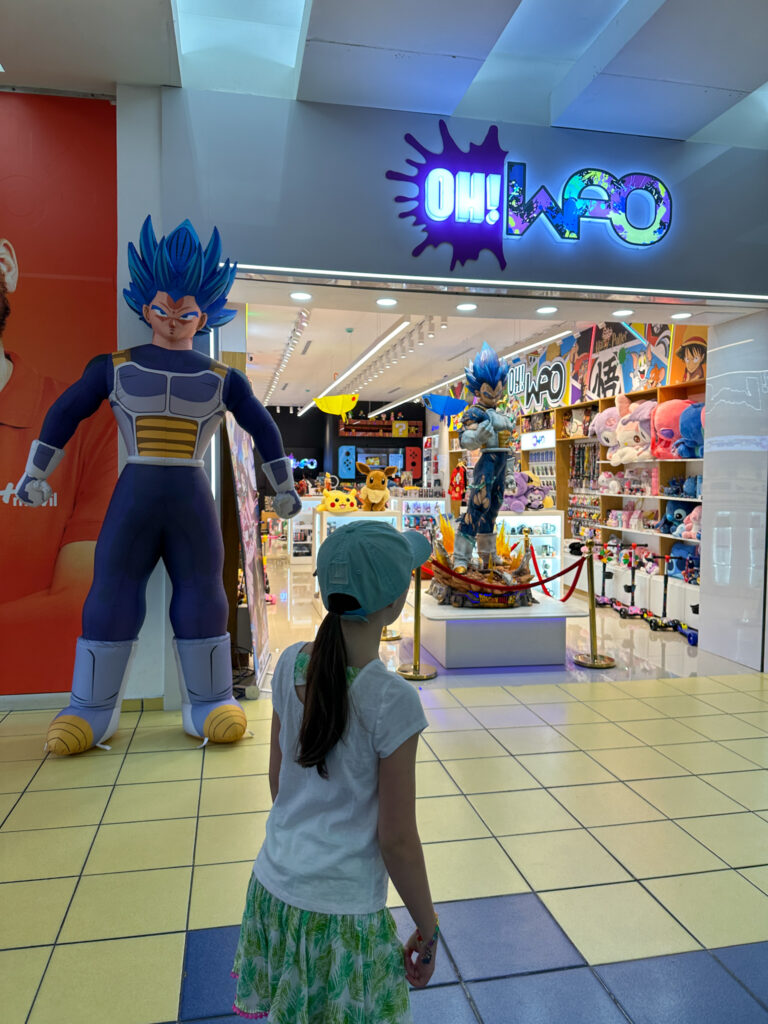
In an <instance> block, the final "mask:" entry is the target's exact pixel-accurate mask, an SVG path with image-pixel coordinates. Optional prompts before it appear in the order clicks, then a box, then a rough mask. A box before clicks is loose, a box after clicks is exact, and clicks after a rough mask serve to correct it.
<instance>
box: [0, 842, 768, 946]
mask: <svg viewBox="0 0 768 1024" xmlns="http://www.w3.org/2000/svg"><path fill="white" fill-rule="evenodd" d="M766 827H768V825H767V826H766ZM76 881H77V879H76V878H46V879H40V880H38V881H34V882H8V883H7V884H5V885H0V949H16V948H18V947H20V946H43V945H50V944H51V943H53V942H54V941H55V940H56V936H57V934H58V931H59V928H60V927H61V922H62V921H63V920H64V915H65V914H66V912H67V906H68V905H69V901H70V899H71V897H72V892H73V890H74V888H75V882H76Z"/></svg>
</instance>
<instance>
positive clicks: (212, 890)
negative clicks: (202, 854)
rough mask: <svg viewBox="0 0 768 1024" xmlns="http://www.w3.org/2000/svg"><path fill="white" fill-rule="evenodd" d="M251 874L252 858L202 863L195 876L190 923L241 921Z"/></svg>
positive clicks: (209, 924)
mask: <svg viewBox="0 0 768 1024" xmlns="http://www.w3.org/2000/svg"><path fill="white" fill-rule="evenodd" d="M252 874H253V858H252V859H251V860H243V861H238V862H237V863H235V864H199V865H198V866H197V867H196V868H195V875H194V878H193V879H192V898H191V902H190V907H189V927H190V928H191V929H194V928H224V927H226V926H227V925H235V924H240V922H241V920H242V917H243V909H244V908H245V896H246V893H247V891H248V883H249V882H250V879H251V875H252Z"/></svg>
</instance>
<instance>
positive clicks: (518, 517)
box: [496, 508, 565, 600]
mask: <svg viewBox="0 0 768 1024" xmlns="http://www.w3.org/2000/svg"><path fill="white" fill-rule="evenodd" d="M564 520H565V516H564V513H563V512H561V511H560V510H559V509H556V508H545V509H541V510H540V511H533V510H532V509H528V510H527V511H525V512H499V515H498V518H497V520H496V524H497V525H496V529H497V531H498V530H500V529H502V527H503V529H504V532H505V535H506V539H507V540H508V541H510V542H512V543H514V542H515V541H516V540H517V539H522V538H517V537H516V536H515V535H516V534H517V533H519V532H520V531H521V529H522V528H523V527H528V528H529V529H530V531H531V533H530V540H531V544H532V545H533V547H534V548H535V550H536V558H537V560H538V563H539V568H540V569H541V575H542V576H543V577H544V579H548V578H549V577H550V576H554V575H555V574H556V573H558V572H560V570H561V569H562V568H564V565H563V529H564ZM513 531H514V532H513ZM561 582H562V581H561V580H555V581H554V583H550V584H549V585H548V587H547V589H548V590H549V592H550V593H551V594H552V597H560V596H561V589H560V584H561ZM539 594H542V596H544V595H543V591H540V590H536V591H535V595H536V599H537V600H538V597H539Z"/></svg>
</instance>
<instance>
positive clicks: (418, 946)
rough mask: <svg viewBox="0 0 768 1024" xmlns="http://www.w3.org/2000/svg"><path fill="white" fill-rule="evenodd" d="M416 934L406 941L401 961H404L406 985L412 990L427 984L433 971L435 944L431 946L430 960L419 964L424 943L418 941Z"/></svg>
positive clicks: (435, 953) (435, 954)
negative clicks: (410, 986) (411, 987)
mask: <svg viewBox="0 0 768 1024" xmlns="http://www.w3.org/2000/svg"><path fill="white" fill-rule="evenodd" d="M418 934H419V933H418V932H414V933H413V935H412V936H411V937H410V939H408V941H407V943H406V944H405V948H404V949H403V959H404V961H405V974H406V977H407V978H408V984H409V985H412V986H413V987H414V988H424V987H425V986H426V985H428V984H429V980H430V978H431V977H432V975H433V973H434V971H435V959H436V956H437V943H435V945H434V946H432V959H431V960H430V962H429V963H428V964H423V963H422V962H421V955H422V952H423V949H424V946H425V943H423V942H419V941H418V939H417V935H418Z"/></svg>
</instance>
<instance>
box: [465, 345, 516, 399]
mask: <svg viewBox="0 0 768 1024" xmlns="http://www.w3.org/2000/svg"><path fill="white" fill-rule="evenodd" d="M464 373H465V374H466V377H467V386H468V387H469V390H470V391H472V392H473V393H475V394H476V393H477V392H478V391H479V390H480V388H481V387H482V386H483V384H490V386H491V387H492V388H495V387H496V385H497V384H498V383H499V382H501V383H502V384H503V383H504V381H505V380H506V379H507V377H508V376H509V363H508V362H507V361H506V359H499V357H498V356H497V355H496V352H495V351H494V350H493V349H492V348H491V346H490V345H489V344H488V342H487V341H484V342H483V347H482V348H481V349H480V351H479V352H478V354H477V355H476V356H475V358H474V359H473V360H472V362H471V363H470V364H469V366H467V367H465V369H464Z"/></svg>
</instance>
